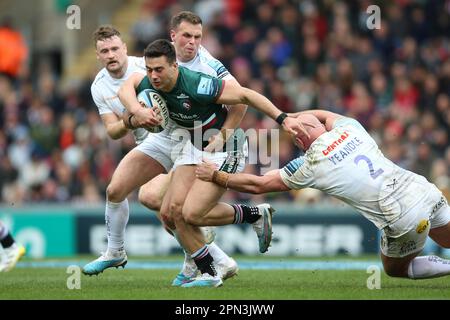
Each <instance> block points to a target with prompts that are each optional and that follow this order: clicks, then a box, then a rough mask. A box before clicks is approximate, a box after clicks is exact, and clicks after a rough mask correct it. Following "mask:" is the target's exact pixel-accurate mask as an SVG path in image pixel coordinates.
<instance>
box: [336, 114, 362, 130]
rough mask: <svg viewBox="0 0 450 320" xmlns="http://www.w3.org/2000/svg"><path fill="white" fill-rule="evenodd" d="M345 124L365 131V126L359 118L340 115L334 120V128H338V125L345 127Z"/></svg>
mask: <svg viewBox="0 0 450 320" xmlns="http://www.w3.org/2000/svg"><path fill="white" fill-rule="evenodd" d="M345 126H352V127H355V128H357V129H362V130H364V131H365V129H364V127H363V126H362V124H361V123H359V121H358V120H356V119H353V118H349V117H344V116H342V117H339V118H337V119H336V120H335V121H334V124H333V129H334V128H337V127H345Z"/></svg>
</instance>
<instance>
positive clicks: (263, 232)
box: [183, 179, 275, 253]
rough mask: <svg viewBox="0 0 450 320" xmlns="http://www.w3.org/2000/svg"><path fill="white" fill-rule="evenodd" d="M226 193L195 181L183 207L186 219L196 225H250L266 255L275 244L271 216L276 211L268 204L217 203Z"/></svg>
mask: <svg viewBox="0 0 450 320" xmlns="http://www.w3.org/2000/svg"><path fill="white" fill-rule="evenodd" d="M225 191H226V190H225V189H224V188H222V187H220V186H218V185H216V184H214V183H211V182H206V181H202V180H200V179H195V182H194V185H193V186H192V188H191V190H190V191H189V194H188V195H187V197H186V201H185V204H184V207H183V216H184V218H185V220H186V221H187V222H188V223H190V224H193V225H197V226H203V225H211V226H221V225H227V224H241V223H250V224H252V226H253V228H254V230H255V232H256V234H257V236H258V241H259V250H260V252H262V253H264V252H266V251H267V250H268V248H269V246H270V242H271V241H272V213H273V212H274V211H275V210H274V209H273V208H272V207H271V206H270V205H268V204H261V205H258V206H255V207H250V206H246V205H241V204H235V205H229V204H226V203H218V201H219V199H220V197H221V196H222V195H223V193H224V192H225Z"/></svg>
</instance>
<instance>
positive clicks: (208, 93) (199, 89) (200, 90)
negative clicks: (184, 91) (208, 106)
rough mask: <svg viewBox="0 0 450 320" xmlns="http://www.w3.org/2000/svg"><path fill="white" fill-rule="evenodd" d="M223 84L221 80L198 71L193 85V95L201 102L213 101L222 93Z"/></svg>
mask: <svg viewBox="0 0 450 320" xmlns="http://www.w3.org/2000/svg"><path fill="white" fill-rule="evenodd" d="M224 86H225V84H224V81H223V80H221V79H218V78H214V77H211V76H208V75H207V74H204V73H198V76H197V79H196V81H195V85H194V88H195V96H196V98H197V99H198V100H200V101H201V102H203V103H214V102H215V101H216V100H217V98H218V97H220V95H221V94H222V90H223V88H224Z"/></svg>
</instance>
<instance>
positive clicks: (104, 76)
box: [91, 56, 149, 144]
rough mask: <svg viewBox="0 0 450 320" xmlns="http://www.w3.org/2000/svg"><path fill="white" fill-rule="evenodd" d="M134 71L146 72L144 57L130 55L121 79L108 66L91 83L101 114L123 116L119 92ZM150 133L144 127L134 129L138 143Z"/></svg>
mask: <svg viewBox="0 0 450 320" xmlns="http://www.w3.org/2000/svg"><path fill="white" fill-rule="evenodd" d="M134 72H139V73H143V74H146V69H145V61H144V58H142V57H130V56H129V57H128V68H127V71H126V72H125V74H124V75H123V77H122V78H120V79H116V78H113V77H111V75H110V74H109V73H108V71H107V70H106V68H103V69H102V70H100V72H99V73H98V74H97V76H96V77H95V80H94V82H93V83H92V85H91V94H92V98H93V99H94V102H95V104H96V105H97V108H98V112H99V114H100V115H102V114H106V113H115V114H116V115H118V116H119V117H121V116H122V114H123V113H124V111H125V107H124V106H123V104H122V103H121V102H120V100H119V97H118V96H117V92H118V91H119V89H120V86H121V85H122V84H123V83H124V82H125V80H127V79H128V78H129V77H130V76H131V75H132V74H133V73H134ZM148 133H149V132H148V131H147V130H145V129H144V128H137V129H135V130H133V135H134V139H135V141H136V144H139V143H141V142H142V141H143V140H144V139H145V138H146V137H147V135H148Z"/></svg>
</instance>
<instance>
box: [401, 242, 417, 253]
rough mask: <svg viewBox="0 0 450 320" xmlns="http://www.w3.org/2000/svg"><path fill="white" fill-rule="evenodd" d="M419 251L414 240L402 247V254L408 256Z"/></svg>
mask: <svg viewBox="0 0 450 320" xmlns="http://www.w3.org/2000/svg"><path fill="white" fill-rule="evenodd" d="M416 249H417V243H416V242H415V241H414V240H409V241H406V242H404V243H403V244H402V245H401V247H400V254H401V255H402V256H403V255H407V254H409V253H411V252H413V251H415V250H416Z"/></svg>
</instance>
